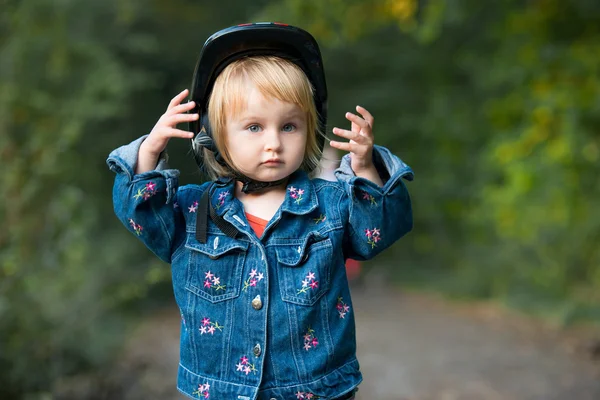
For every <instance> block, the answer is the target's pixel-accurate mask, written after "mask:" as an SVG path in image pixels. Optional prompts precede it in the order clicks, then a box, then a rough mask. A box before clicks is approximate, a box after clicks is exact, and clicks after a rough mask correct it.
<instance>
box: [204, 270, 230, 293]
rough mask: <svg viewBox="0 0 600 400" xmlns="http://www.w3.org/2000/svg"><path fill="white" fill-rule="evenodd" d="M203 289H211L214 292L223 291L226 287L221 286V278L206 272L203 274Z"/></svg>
mask: <svg viewBox="0 0 600 400" xmlns="http://www.w3.org/2000/svg"><path fill="white" fill-rule="evenodd" d="M204 279H205V280H204V287H205V288H207V289H210V288H213V289H214V290H215V291H217V292H218V291H219V290H225V287H226V285H221V278H219V277H218V276H216V275H215V274H213V273H212V272H210V271H208V272H206V273H205V274H204Z"/></svg>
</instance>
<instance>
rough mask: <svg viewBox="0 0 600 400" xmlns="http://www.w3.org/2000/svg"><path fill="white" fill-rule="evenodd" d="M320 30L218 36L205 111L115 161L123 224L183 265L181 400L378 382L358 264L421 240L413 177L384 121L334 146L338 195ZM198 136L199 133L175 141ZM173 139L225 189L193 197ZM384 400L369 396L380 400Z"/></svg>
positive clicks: (183, 106)
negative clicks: (368, 350)
mask: <svg viewBox="0 0 600 400" xmlns="http://www.w3.org/2000/svg"><path fill="white" fill-rule="evenodd" d="M322 68H323V67H322V62H321V59H320V53H319V50H318V47H317V46H316V42H315V41H314V39H313V38H312V37H311V36H310V35H309V34H308V33H306V32H305V31H302V30H300V29H297V28H294V27H290V26H285V25H280V24H252V25H243V26H238V27H233V28H229V29H226V30H224V31H221V32H218V33H217V34H215V35H213V36H212V37H211V38H209V40H208V41H207V42H206V44H205V46H204V48H203V51H202V53H201V56H200V59H199V62H198V66H197V68H196V72H195V78H194V82H193V90H192V99H193V100H194V101H190V102H187V103H183V100H184V99H185V98H186V96H188V91H187V90H184V91H183V92H181V93H180V94H179V95H177V96H176V97H175V98H173V100H171V102H170V104H169V106H168V108H167V111H166V112H165V114H164V115H163V116H162V117H161V118H160V119H159V121H158V123H157V124H156V126H155V127H154V129H153V130H152V131H151V132H150V134H149V135H146V136H143V137H141V138H139V139H137V140H136V141H134V142H132V143H131V144H129V145H126V146H123V147H120V148H118V149H117V150H115V151H113V152H112V153H111V154H110V155H109V158H108V160H107V162H108V164H109V166H110V168H111V170H113V171H114V172H116V173H117V176H116V180H115V185H114V196H113V198H114V208H115V212H116V214H117V216H118V218H119V219H120V220H121V221H122V222H123V223H124V224H125V226H127V227H128V228H129V229H130V230H131V231H132V232H133V233H134V234H135V236H137V237H138V238H139V239H140V240H142V242H144V244H145V245H146V246H148V248H150V250H152V251H153V252H154V253H155V254H156V255H157V256H158V257H160V258H161V259H162V260H164V261H165V262H167V263H170V264H171V266H172V276H173V288H174V294H175V298H176V301H177V304H178V306H179V309H180V311H181V347H180V350H181V351H180V364H179V373H178V385H177V387H178V389H179V390H180V391H181V392H182V393H184V394H185V395H187V396H189V397H192V398H209V397H210V398H216V399H240V400H251V399H252V400H254V399H260V400H273V399H278V400H284V399H352V398H354V393H355V391H356V388H357V386H358V384H359V383H360V382H361V380H362V377H361V373H360V372H359V365H358V361H357V360H356V342H355V326H354V309H353V306H352V302H351V299H350V292H349V289H348V281H347V278H346V273H345V268H344V262H345V260H346V259H347V258H349V257H352V258H354V259H358V260H364V259H369V258H372V257H373V256H375V255H376V254H378V253H379V252H381V251H382V250H383V249H385V248H386V247H388V246H389V245H391V244H392V243H393V242H395V241H396V240H397V239H399V238H400V237H401V236H403V235H404V234H406V233H407V232H408V231H410V230H411V228H412V211H411V204H410V199H409V195H408V192H407V190H406V187H405V186H404V183H403V182H402V179H401V178H407V179H409V180H411V179H412V171H411V170H410V168H409V167H408V166H407V165H406V164H404V163H403V162H402V161H400V160H399V159H398V158H396V157H395V156H394V155H392V154H391V153H390V152H389V151H388V150H387V149H385V148H383V147H380V146H376V145H374V144H373V130H372V129H373V117H372V115H371V114H370V113H369V112H368V111H367V110H366V109H364V108H362V107H357V108H356V111H357V112H358V114H360V115H356V114H353V113H347V114H346V118H347V119H348V120H349V121H350V122H351V130H346V129H340V128H334V129H333V133H335V134H336V135H338V136H340V137H342V138H345V139H348V140H349V142H340V141H331V146H333V147H335V148H337V149H341V150H345V151H348V152H350V154H349V155H347V156H345V157H344V158H343V160H342V164H341V166H340V168H339V169H338V170H337V171H336V178H337V181H336V182H330V181H325V180H320V179H311V178H309V175H308V174H309V173H311V172H313V170H314V169H315V167H316V166H317V165H318V162H319V157H320V154H321V150H322V148H323V137H324V135H322V134H321V130H322V129H324V127H325V121H326V98H327V92H326V87H325V81H324V78H323V69H322ZM182 122H190V123H191V126H192V128H193V132H194V133H190V132H187V131H183V130H178V129H176V128H175V126H176V125H177V124H179V123H182ZM171 138H188V139H192V143H193V150H194V153H195V155H196V157H197V160H198V162H199V164H200V167H201V168H202V170H203V171H204V172H205V173H207V174H208V175H210V176H211V177H212V178H213V180H212V181H211V182H206V183H204V184H202V185H188V186H184V187H179V186H178V182H177V177H178V174H179V173H178V171H176V170H172V169H168V168H167V165H166V160H167V157H166V153H165V147H166V145H167V142H168V141H169V139H171ZM368 397H369V396H368V395H367V398H368Z"/></svg>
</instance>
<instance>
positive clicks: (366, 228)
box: [335, 145, 414, 260]
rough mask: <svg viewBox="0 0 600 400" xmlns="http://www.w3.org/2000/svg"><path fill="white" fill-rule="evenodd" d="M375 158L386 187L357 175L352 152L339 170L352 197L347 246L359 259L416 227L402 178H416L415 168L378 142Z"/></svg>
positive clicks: (344, 158)
mask: <svg viewBox="0 0 600 400" xmlns="http://www.w3.org/2000/svg"><path fill="white" fill-rule="evenodd" d="M373 162H374V164H375V167H376V169H377V172H378V173H379V176H380V177H381V179H382V181H383V183H384V185H383V187H379V186H378V185H377V184H375V183H373V182H371V181H369V180H367V179H364V178H360V177H357V176H356V175H355V174H354V171H352V168H351V166H350V165H351V164H350V155H349V154H346V155H345V156H344V157H343V158H342V162H341V164H340V167H339V168H338V169H337V170H336V171H335V176H336V178H337V180H338V181H339V182H340V183H341V184H342V186H343V187H344V190H345V191H346V194H347V198H348V213H349V214H348V215H349V220H348V224H347V226H346V238H345V239H346V240H345V249H344V250H345V254H346V256H347V257H349V258H353V259H357V260H367V259H370V258H373V257H374V256H376V255H377V254H379V253H380V252H381V251H383V250H384V249H385V248H387V247H389V246H391V245H392V244H393V243H394V242H395V241H396V240H398V239H400V238H401V237H402V236H404V235H405V234H407V233H408V232H410V231H411V230H412V227H413V216H412V206H411V201H410V196H409V194H408V190H407V188H406V186H405V185H404V182H403V181H402V178H404V179H406V180H407V181H412V180H413V177H414V175H413V171H412V170H411V169H410V167H409V166H408V165H406V164H405V163H404V162H402V160H400V159H399V158H398V157H396V156H394V155H393V154H392V153H391V152H390V151H389V150H388V149H386V148H385V147H381V146H377V145H375V147H374V148H373Z"/></svg>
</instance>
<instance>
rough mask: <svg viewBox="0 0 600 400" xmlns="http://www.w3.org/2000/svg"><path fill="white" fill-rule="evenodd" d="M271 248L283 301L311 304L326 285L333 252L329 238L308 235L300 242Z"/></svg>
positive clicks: (328, 281) (318, 297) (323, 290)
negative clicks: (273, 251) (273, 253)
mask: <svg viewBox="0 0 600 400" xmlns="http://www.w3.org/2000/svg"><path fill="white" fill-rule="evenodd" d="M314 240H318V241H314ZM275 251H276V253H277V261H278V266H277V267H278V268H277V272H278V276H279V287H280V290H281V297H282V299H283V301H286V302H288V303H294V304H300V305H304V306H312V305H314V304H315V303H316V302H317V300H319V299H320V298H321V296H323V294H324V293H326V292H327V290H328V289H329V284H330V275H331V261H332V253H333V252H332V244H331V239H329V238H325V239H316V238H315V237H313V236H309V237H307V238H306V240H305V241H304V242H303V243H300V244H293V245H278V246H277V247H276V249H275Z"/></svg>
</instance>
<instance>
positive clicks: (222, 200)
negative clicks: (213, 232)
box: [215, 190, 229, 210]
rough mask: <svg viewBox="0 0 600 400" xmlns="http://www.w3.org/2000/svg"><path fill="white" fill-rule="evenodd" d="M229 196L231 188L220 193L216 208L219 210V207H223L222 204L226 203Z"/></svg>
mask: <svg viewBox="0 0 600 400" xmlns="http://www.w3.org/2000/svg"><path fill="white" fill-rule="evenodd" d="M227 196H229V190H227V191H225V192H221V193H219V199H218V202H217V204H216V205H215V208H216V209H217V210H218V209H219V208H221V206H222V205H223V204H225V199H226V198H227Z"/></svg>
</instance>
